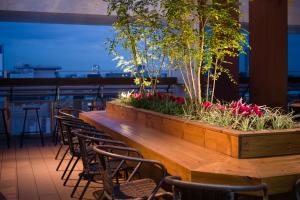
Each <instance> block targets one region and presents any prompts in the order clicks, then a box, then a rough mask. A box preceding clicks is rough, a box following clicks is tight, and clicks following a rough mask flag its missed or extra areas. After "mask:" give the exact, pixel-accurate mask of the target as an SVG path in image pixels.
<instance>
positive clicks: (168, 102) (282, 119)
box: [120, 93, 295, 131]
mask: <svg viewBox="0 0 300 200" xmlns="http://www.w3.org/2000/svg"><path fill="white" fill-rule="evenodd" d="M120 101H121V102H122V103H125V104H127V105H131V106H133V107H136V108H143V109H147V110H152V111H155V112H160V113H164V114H169V115H176V116H179V117H184V118H188V119H191V120H197V121H201V122H206V123H209V124H213V125H217V126H221V127H227V128H231V129H235V130H242V131H253V130H265V129H288V128H293V127H295V122H294V121H293V117H292V114H291V113H289V114H284V112H283V111H282V110H280V109H272V108H269V107H266V106H258V105H255V104H246V103H244V102H243V101H242V99H240V100H239V101H233V102H231V103H223V104H221V103H220V102H218V103H212V102H209V101H205V102H202V103H201V104H198V105H195V102H192V100H190V99H185V98H183V97H176V96H172V95H169V94H162V93H128V94H123V95H121V98H120Z"/></svg>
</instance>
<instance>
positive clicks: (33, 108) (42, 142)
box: [20, 107, 44, 147]
mask: <svg viewBox="0 0 300 200" xmlns="http://www.w3.org/2000/svg"><path fill="white" fill-rule="evenodd" d="M23 110H24V111H25V116H24V123H23V131H22V133H21V140H20V147H23V140H24V136H25V133H32V132H26V131H25V129H26V120H27V113H28V111H35V113H36V118H37V119H36V120H37V123H38V129H39V130H38V131H39V134H40V139H41V144H42V146H44V135H43V132H42V129H41V124H40V118H39V110H40V108H39V107H24V108H23ZM34 133H35V132H34Z"/></svg>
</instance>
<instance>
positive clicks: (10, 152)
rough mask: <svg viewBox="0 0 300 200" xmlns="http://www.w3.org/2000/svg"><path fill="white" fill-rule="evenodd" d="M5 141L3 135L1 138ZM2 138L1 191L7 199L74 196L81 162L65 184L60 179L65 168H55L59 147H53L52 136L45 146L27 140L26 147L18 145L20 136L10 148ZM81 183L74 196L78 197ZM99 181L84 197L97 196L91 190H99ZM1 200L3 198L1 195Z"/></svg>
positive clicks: (31, 199)
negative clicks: (72, 194)
mask: <svg viewBox="0 0 300 200" xmlns="http://www.w3.org/2000/svg"><path fill="white" fill-rule="evenodd" d="M1 140H2V137H1ZM1 140H0V192H1V193H2V194H3V195H4V196H5V197H6V199H8V200H10V199H22V200H23V199H24V200H35V199H41V200H44V199H45V200H47V199H49V200H58V199H64V200H65V199H71V198H70V194H71V191H72V189H73V186H74V185H75V182H76V180H77V178H78V173H79V172H80V169H79V168H80V167H82V164H81V163H78V165H77V166H78V168H77V169H76V172H75V173H73V176H72V177H71V181H69V182H68V183H67V186H63V180H61V179H60V177H61V175H62V169H64V167H65V165H66V162H64V163H63V165H62V167H61V169H60V170H59V171H56V170H55V169H56V166H57V164H58V161H57V160H55V159H54V157H55V154H56V151H57V149H58V146H54V145H53V144H52V143H51V141H50V139H48V140H47V142H46V144H45V146H44V147H41V145H40V144H39V140H36V139H27V140H26V141H25V143H24V147H23V148H19V146H18V145H17V144H18V140H17V138H14V141H15V142H14V143H15V144H13V145H12V147H11V148H10V149H7V148H6V145H5V144H4V142H3V140H2V141H1ZM84 184H85V182H82V183H81V187H80V188H79V189H78V192H77V194H75V198H76V197H77V198H78V197H79V195H80V192H81V190H82V186H83V185H84ZM100 187H101V185H100V184H96V183H93V184H91V186H90V187H89V189H88V190H87V192H86V195H85V199H94V198H93V195H92V193H93V192H94V191H95V190H99V189H100ZM0 199H1V197H0Z"/></svg>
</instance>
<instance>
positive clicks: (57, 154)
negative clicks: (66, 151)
mask: <svg viewBox="0 0 300 200" xmlns="http://www.w3.org/2000/svg"><path fill="white" fill-rule="evenodd" d="M63 146H64V145H63V144H61V145H60V147H59V149H58V151H57V153H56V155H55V160H57V159H58V156H59V153H60V151H61V149H62V147H63Z"/></svg>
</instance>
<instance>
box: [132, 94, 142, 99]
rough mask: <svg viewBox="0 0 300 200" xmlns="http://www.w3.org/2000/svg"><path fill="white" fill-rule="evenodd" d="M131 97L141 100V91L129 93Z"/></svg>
mask: <svg viewBox="0 0 300 200" xmlns="http://www.w3.org/2000/svg"><path fill="white" fill-rule="evenodd" d="M131 97H132V98H134V99H135V100H141V99H142V98H143V94H142V93H133V94H132V95H131Z"/></svg>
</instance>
